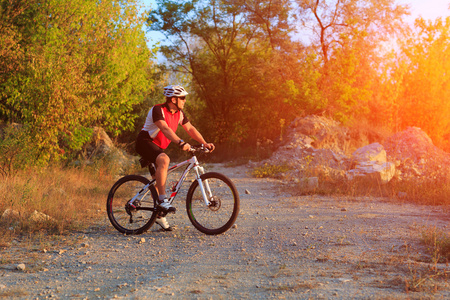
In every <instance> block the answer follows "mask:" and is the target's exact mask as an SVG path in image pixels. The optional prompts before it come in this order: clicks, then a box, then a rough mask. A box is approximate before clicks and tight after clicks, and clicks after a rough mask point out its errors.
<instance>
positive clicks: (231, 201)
mask: <svg viewBox="0 0 450 300" xmlns="http://www.w3.org/2000/svg"><path fill="white" fill-rule="evenodd" d="M197 152H203V153H209V150H208V149H207V148H205V147H204V146H203V145H201V146H191V149H190V150H189V153H190V154H191V158H190V159H187V160H185V161H183V162H181V163H178V164H176V165H174V166H172V167H170V168H169V169H168V175H170V174H171V173H172V172H174V171H175V170H178V171H180V170H181V168H183V167H186V168H185V169H184V171H183V172H182V173H181V176H180V178H179V179H178V181H177V182H174V183H173V185H171V186H169V187H168V191H166V195H170V197H169V199H168V200H169V202H170V203H172V202H173V201H174V199H175V197H176V196H177V194H178V192H179V191H180V189H181V186H182V185H183V183H184V182H185V181H186V178H187V176H188V174H189V172H190V171H191V170H194V176H195V180H193V182H192V184H191V185H190V187H189V190H188V192H187V196H186V210H187V214H188V217H189V220H190V222H191V223H192V225H194V227H195V228H197V229H198V230H199V231H201V232H203V233H205V234H208V235H216V234H221V233H224V232H225V231H227V230H228V229H230V227H231V226H233V224H234V222H235V221H236V218H237V217H238V214H239V194H238V192H237V190H236V187H235V185H234V184H233V182H232V181H231V180H230V179H229V178H228V177H227V176H225V175H223V174H220V173H216V172H208V173H205V171H204V168H203V167H201V166H200V164H199V161H198V159H197V156H196V153H197ZM141 166H142V167H147V166H148V168H149V171H150V173H151V174H152V168H154V166H153V164H149V163H148V162H145V161H143V160H142V159H141ZM153 170H154V169H153ZM155 181H156V180H155V179H152V180H149V179H147V178H146V177H144V176H140V175H127V176H124V177H122V178H120V179H119V180H118V181H117V182H116V183H114V185H113V186H112V188H111V190H110V192H109V194H108V200H107V204H106V211H107V213H108V218H109V220H110V222H111V224H112V225H113V226H114V228H116V229H117V230H118V231H119V232H121V233H124V234H128V235H132V234H142V233H143V232H145V231H147V230H148V229H149V228H150V227H151V226H152V225H153V224H154V223H155V220H156V218H157V217H158V216H164V214H163V212H162V211H161V210H160V209H159V208H157V200H158V192H157V190H156V187H155Z"/></svg>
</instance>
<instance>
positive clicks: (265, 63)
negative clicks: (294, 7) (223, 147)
mask: <svg viewBox="0 0 450 300" xmlns="http://www.w3.org/2000/svg"><path fill="white" fill-rule="evenodd" d="M289 16H290V4H289V2H288V1H275V2H272V1H266V2H261V1H233V2H230V1H188V2H175V1H159V2H158V9H156V10H154V11H152V12H151V14H150V16H149V20H150V21H151V22H152V24H151V29H153V30H159V31H161V32H163V33H164V34H165V35H166V36H168V37H170V38H171V42H172V44H171V45H170V46H165V47H162V48H161V50H162V52H163V54H164V55H165V57H166V58H167V60H168V63H169V64H170V66H171V68H172V69H173V70H174V71H179V72H183V73H187V74H189V75H190V76H191V78H192V89H193V91H194V93H192V94H190V96H189V99H190V101H196V102H198V103H199V104H194V105H193V106H194V107H197V108H201V109H198V110H197V111H196V114H195V115H194V116H193V117H192V119H193V121H194V123H195V124H196V125H198V127H199V129H200V131H201V132H202V133H205V135H206V136H207V137H208V139H213V140H215V141H220V142H228V143H246V142H251V143H252V144H255V143H256V140H257V139H258V138H262V137H268V136H276V135H278V134H279V128H277V127H271V126H260V122H261V120H265V122H267V123H270V122H276V123H278V120H279V119H280V118H285V119H288V120H291V119H292V118H293V117H294V116H295V114H294V113H293V112H292V110H290V109H289V105H288V104H287V103H286V102H285V101H284V99H283V97H282V96H281V90H282V89H283V84H284V82H285V80H286V79H285V78H284V77H283V76H278V74H284V73H289V71H290V70H288V68H287V67H280V66H282V65H284V63H285V61H284V58H288V57H290V56H289V55H286V53H289V52H291V53H290V54H294V53H295V52H296V51H297V49H296V48H295V46H296V44H295V43H292V42H291V41H290V38H289V35H288V34H289V33H290V32H292V26H291V24H289V22H288V20H289ZM295 61H296V59H295V58H294V57H292V62H295ZM292 65H293V66H295V67H297V66H298V65H299V64H298V63H293V64H292ZM286 66H288V64H286ZM274 74H277V75H276V76H274ZM268 78H270V80H268ZM194 99H195V100H194ZM203 108H204V109H203Z"/></svg>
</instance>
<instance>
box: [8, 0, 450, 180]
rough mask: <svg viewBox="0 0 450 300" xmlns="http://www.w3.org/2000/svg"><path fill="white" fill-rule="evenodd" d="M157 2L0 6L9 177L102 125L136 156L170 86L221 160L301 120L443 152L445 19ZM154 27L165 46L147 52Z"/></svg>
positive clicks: (446, 129) (357, 7) (448, 139)
mask: <svg viewBox="0 0 450 300" xmlns="http://www.w3.org/2000/svg"><path fill="white" fill-rule="evenodd" d="M156 3H157V7H156V8H155V9H154V10H151V11H143V10H142V6H141V3H140V2H139V1H136V0H120V1H115V0H107V1H83V0H71V1H62V0H47V1H38V0H26V1H25V0H23V1H20V0H0V9H1V14H0V46H1V47H0V120H1V122H2V127H3V133H2V139H1V141H0V150H1V153H2V156H1V157H2V162H1V166H2V167H1V169H2V174H3V175H7V174H9V173H11V172H14V170H18V169H21V168H26V167H28V166H33V165H38V166H45V165H48V164H51V163H54V162H57V163H63V164H69V163H70V162H72V161H73V160H75V159H77V158H79V156H80V153H82V150H83V146H84V145H85V144H86V143H87V142H88V141H89V140H90V139H91V137H92V133H93V128H94V127H96V126H97V127H102V128H104V129H105V130H106V132H107V133H108V134H109V135H110V136H112V137H114V138H115V140H116V142H118V143H121V144H124V145H125V146H126V147H127V149H128V150H129V151H130V152H133V149H134V144H133V143H134V139H135V137H136V135H137V133H138V131H139V130H140V128H141V126H142V124H143V122H144V119H145V116H146V114H147V112H148V109H149V108H150V107H151V106H152V105H154V104H156V103H160V102H162V101H164V99H163V97H162V95H161V90H162V87H163V86H165V85H167V84H170V83H180V84H182V85H184V86H185V87H186V89H187V90H188V91H189V96H188V101H187V104H186V106H187V108H186V111H187V112H188V116H189V118H190V119H191V121H192V123H193V124H195V125H196V127H197V128H198V129H199V130H200V132H202V133H203V135H204V136H205V137H207V139H208V140H209V141H211V142H214V143H216V144H218V145H220V147H219V149H222V151H221V152H219V156H221V157H222V158H224V159H225V158H227V155H228V157H231V156H232V155H233V156H235V155H237V154H238V153H239V155H242V153H244V154H249V155H252V151H254V150H255V149H256V145H257V144H260V143H264V142H266V141H276V140H279V138H280V137H281V136H282V133H283V130H285V129H286V126H288V124H290V122H291V121H292V120H293V119H294V118H296V117H299V116H306V115H309V114H320V115H324V116H327V117H330V118H333V119H335V120H338V121H340V122H342V123H343V124H344V125H346V126H349V127H351V128H358V129H361V128H365V129H366V130H379V131H383V132H390V133H393V132H397V131H400V130H403V129H404V128H406V127H407V126H417V127H420V128H421V129H422V130H424V131H425V132H426V133H427V134H428V135H429V136H430V137H431V138H432V140H433V142H434V143H435V144H436V145H437V146H438V147H440V148H442V149H444V150H446V151H450V126H449V125H450V124H449V123H450V118H449V117H448V116H449V115H450V101H448V99H450V86H449V85H450V80H449V77H450V72H449V71H450V58H449V55H450V49H449V46H450V31H449V30H450V17H447V18H437V19H436V20H425V19H422V18H418V19H416V21H415V22H414V24H410V23H408V22H406V21H405V18H406V17H407V16H408V8H407V7H406V6H405V5H402V4H397V3H396V2H395V1H393V0H332V1H331V0H330V1H324V0H315V1H312V0H296V1H292V0H289V1H288V0H268V1H253V0H246V1H244V0H234V1H206V0H195V1H166V0H158V1H156ZM449 5H450V3H449ZM148 30H152V31H158V32H160V33H162V34H163V35H164V36H166V37H167V38H168V40H169V41H170V42H169V43H164V44H155V45H154V46H149V45H148V44H147V43H146V37H145V32H146V31H148ZM300 31H301V32H302V33H305V32H308V33H309V37H310V41H309V42H308V43H305V42H302V40H301V39H298V32H300ZM158 51H159V53H160V54H159V55H160V57H162V58H163V59H159V60H156V55H157V52H158ZM17 124H20V125H17ZM18 127H20V129H17V128H18Z"/></svg>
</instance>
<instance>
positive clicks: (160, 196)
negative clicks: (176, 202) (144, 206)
mask: <svg viewBox="0 0 450 300" xmlns="http://www.w3.org/2000/svg"><path fill="white" fill-rule="evenodd" d="M166 198H167V197H166V194H163V195H159V201H160V202H163V201H164V199H166Z"/></svg>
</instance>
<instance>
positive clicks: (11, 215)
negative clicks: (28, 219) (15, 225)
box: [1, 208, 20, 220]
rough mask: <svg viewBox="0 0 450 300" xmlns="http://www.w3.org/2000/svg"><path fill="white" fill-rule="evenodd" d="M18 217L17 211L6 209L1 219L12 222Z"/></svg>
mask: <svg viewBox="0 0 450 300" xmlns="http://www.w3.org/2000/svg"><path fill="white" fill-rule="evenodd" d="M19 217H20V214H19V212H18V211H15V210H13V209H10V208H7V209H6V210H5V211H4V212H3V214H2V217H1V219H10V220H11V219H13V220H16V219H19Z"/></svg>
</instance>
